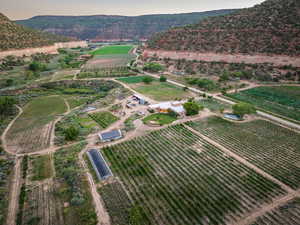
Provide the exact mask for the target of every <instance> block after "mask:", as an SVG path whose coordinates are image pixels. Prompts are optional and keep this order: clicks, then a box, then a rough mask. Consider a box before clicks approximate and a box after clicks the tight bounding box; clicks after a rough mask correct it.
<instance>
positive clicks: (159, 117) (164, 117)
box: [143, 113, 177, 125]
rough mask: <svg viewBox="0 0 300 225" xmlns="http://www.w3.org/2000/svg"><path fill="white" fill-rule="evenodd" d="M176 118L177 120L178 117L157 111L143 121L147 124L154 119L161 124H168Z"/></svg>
mask: <svg viewBox="0 0 300 225" xmlns="http://www.w3.org/2000/svg"><path fill="white" fill-rule="evenodd" d="M175 120H177V118H175V117H172V116H169V115H168V114H163V113H156V114H152V115H149V116H147V117H146V118H144V119H143V122H144V123H146V124H147V123H150V122H151V121H153V122H155V123H157V124H159V125H166V124H170V123H172V122H174V121H175Z"/></svg>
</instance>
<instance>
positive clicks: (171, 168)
mask: <svg viewBox="0 0 300 225" xmlns="http://www.w3.org/2000/svg"><path fill="white" fill-rule="evenodd" d="M103 152H104V154H105V157H106V158H107V159H108V161H109V162H110V163H111V167H112V170H113V172H114V174H116V175H118V176H119V177H120V179H121V180H122V182H123V183H124V185H125V187H126V189H127V190H128V192H129V193H130V196H132V198H133V201H134V204H135V205H139V206H141V210H140V214H142V215H143V217H141V218H142V221H139V222H140V223H141V224H156V225H159V224H161V225H162V224H169V225H172V224H174V225H175V224H187V225H188V224H197V225H199V224H225V223H226V222H234V221H237V220H238V219H239V218H240V217H241V216H243V215H244V214H246V213H249V212H251V211H252V210H253V209H254V208H256V207H258V206H259V205H260V204H263V203H266V202H270V201H271V199H272V198H273V197H276V196H279V195H282V194H284V191H283V190H282V189H281V188H280V187H279V186H278V185H277V184H274V183H273V182H271V181H269V180H267V179H266V178H264V177H262V176H260V175H259V174H257V173H255V172H254V171H252V170H251V169H249V168H247V167H246V166H244V165H242V164H241V163H239V162H237V161H236V160H234V159H233V158H231V157H229V156H228V155H226V154H224V153H223V152H222V151H221V150H219V149H217V148H216V147H214V146H212V145H211V144H209V143H208V142H207V141H205V140H204V139H202V138H200V137H199V136H197V135H195V134H194V133H192V132H191V131H189V130H188V129H186V128H185V127H184V126H183V125H176V126H172V127H169V128H166V129H163V130H159V131H154V132H152V133H150V134H148V135H146V136H143V137H139V138H135V139H133V140H130V141H127V142H123V143H120V144H118V145H114V146H110V147H106V148H104V149H103Z"/></svg>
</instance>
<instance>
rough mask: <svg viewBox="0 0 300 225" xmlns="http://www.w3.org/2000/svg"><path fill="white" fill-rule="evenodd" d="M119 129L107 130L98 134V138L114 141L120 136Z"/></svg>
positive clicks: (103, 140)
mask: <svg viewBox="0 0 300 225" xmlns="http://www.w3.org/2000/svg"><path fill="white" fill-rule="evenodd" d="M122 137H123V135H122V132H121V130H112V131H109V132H105V133H101V134H99V138H100V140H101V141H102V142H108V141H114V140H118V139H120V138H122Z"/></svg>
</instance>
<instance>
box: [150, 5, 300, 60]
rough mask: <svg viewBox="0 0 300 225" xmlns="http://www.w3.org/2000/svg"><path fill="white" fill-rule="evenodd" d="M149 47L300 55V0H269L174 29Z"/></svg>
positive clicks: (159, 35)
mask: <svg viewBox="0 0 300 225" xmlns="http://www.w3.org/2000/svg"><path fill="white" fill-rule="evenodd" d="M148 44H149V48H151V49H164V50H185V51H195V52H214V53H242V54H243V53H244V54H260V53H262V54H270V55H272V54H283V55H292V56H299V55H300V1H299V0H267V1H265V2H263V3H262V4H260V5H256V6H254V7H252V8H248V9H241V10H238V11H236V12H234V13H232V14H230V15H225V16H218V17H213V18H208V19H205V20H202V21H201V22H199V23H198V24H195V25H191V26H185V27H180V28H174V29H171V30H169V31H167V32H165V33H161V34H158V35H156V36H155V37H154V38H152V39H151V40H150V41H149V43H148Z"/></svg>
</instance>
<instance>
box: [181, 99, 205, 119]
mask: <svg viewBox="0 0 300 225" xmlns="http://www.w3.org/2000/svg"><path fill="white" fill-rule="evenodd" d="M183 107H184V109H185V111H186V115H187V116H193V115H197V114H199V111H200V110H202V109H203V106H201V105H199V104H197V103H196V102H194V101H192V102H186V103H184V104H183Z"/></svg>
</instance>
